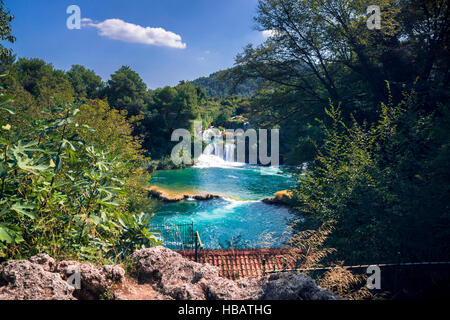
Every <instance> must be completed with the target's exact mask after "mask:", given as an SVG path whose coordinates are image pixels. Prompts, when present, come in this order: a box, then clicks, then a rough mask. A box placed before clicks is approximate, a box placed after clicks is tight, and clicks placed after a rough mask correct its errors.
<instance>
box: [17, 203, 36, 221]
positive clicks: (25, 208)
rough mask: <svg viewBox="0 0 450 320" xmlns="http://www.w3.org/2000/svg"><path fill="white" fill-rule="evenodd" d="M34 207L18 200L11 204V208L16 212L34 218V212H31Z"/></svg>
mask: <svg viewBox="0 0 450 320" xmlns="http://www.w3.org/2000/svg"><path fill="white" fill-rule="evenodd" d="M34 209H35V206H34V205H27V204H20V203H18V202H16V203H14V204H13V205H12V206H11V210H13V211H15V212H17V213H18V214H21V215H24V216H27V217H29V218H31V219H36V218H37V217H36V214H35V213H34V212H32V210H34Z"/></svg>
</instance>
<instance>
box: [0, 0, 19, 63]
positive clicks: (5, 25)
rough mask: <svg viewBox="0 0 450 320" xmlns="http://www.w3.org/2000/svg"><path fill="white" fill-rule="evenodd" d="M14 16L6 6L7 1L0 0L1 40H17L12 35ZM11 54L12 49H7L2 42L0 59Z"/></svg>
mask: <svg viewBox="0 0 450 320" xmlns="http://www.w3.org/2000/svg"><path fill="white" fill-rule="evenodd" d="M13 19H14V16H13V15H12V14H11V13H10V12H9V10H8V9H6V8H5V3H4V1H3V0H0V40H2V41H3V40H6V41H8V42H10V43H13V42H14V41H16V38H15V37H14V36H13V35H12V30H11V22H12V21H13ZM10 55H11V50H9V49H6V48H5V47H4V46H3V45H1V44H0V60H3V59H4V58H6V57H8V56H10Z"/></svg>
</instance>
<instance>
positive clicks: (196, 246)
mask: <svg viewBox="0 0 450 320" xmlns="http://www.w3.org/2000/svg"><path fill="white" fill-rule="evenodd" d="M194 238H195V262H198V238H197V233H195V234H194Z"/></svg>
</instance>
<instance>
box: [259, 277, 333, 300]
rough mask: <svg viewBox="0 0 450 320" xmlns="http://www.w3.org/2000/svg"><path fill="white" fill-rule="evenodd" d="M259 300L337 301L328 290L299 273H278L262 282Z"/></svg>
mask: <svg viewBox="0 0 450 320" xmlns="http://www.w3.org/2000/svg"><path fill="white" fill-rule="evenodd" d="M261 290H262V295H261V297H260V299H261V300H337V299H338V298H337V297H336V296H335V295H334V294H333V293H332V292H331V291H328V290H325V289H323V288H321V287H319V286H318V285H317V284H316V283H315V281H314V280H313V279H311V278H310V277H309V276H307V275H305V274H303V273H300V272H278V273H274V274H272V275H270V276H268V277H266V278H265V279H264V280H263V283H262V286H261Z"/></svg>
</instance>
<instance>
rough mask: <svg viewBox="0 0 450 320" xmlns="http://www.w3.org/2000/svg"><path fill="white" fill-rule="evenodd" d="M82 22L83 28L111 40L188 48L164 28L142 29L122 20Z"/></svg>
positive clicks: (177, 36)
mask: <svg viewBox="0 0 450 320" xmlns="http://www.w3.org/2000/svg"><path fill="white" fill-rule="evenodd" d="M81 21H82V26H83V27H92V28H96V29H97V30H98V33H99V35H101V36H103V37H107V38H110V39H114V40H119V41H124V42H131V43H143V44H148V45H155V46H165V47H172V48H177V49H184V48H186V43H184V42H182V40H181V36H180V35H178V34H176V33H173V32H171V31H166V30H164V29H163V28H151V27H142V26H139V25H136V24H132V23H128V22H125V21H123V20H120V19H107V20H105V21H102V22H98V23H94V22H93V21H92V20H91V19H88V18H84V19H82V20H81Z"/></svg>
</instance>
